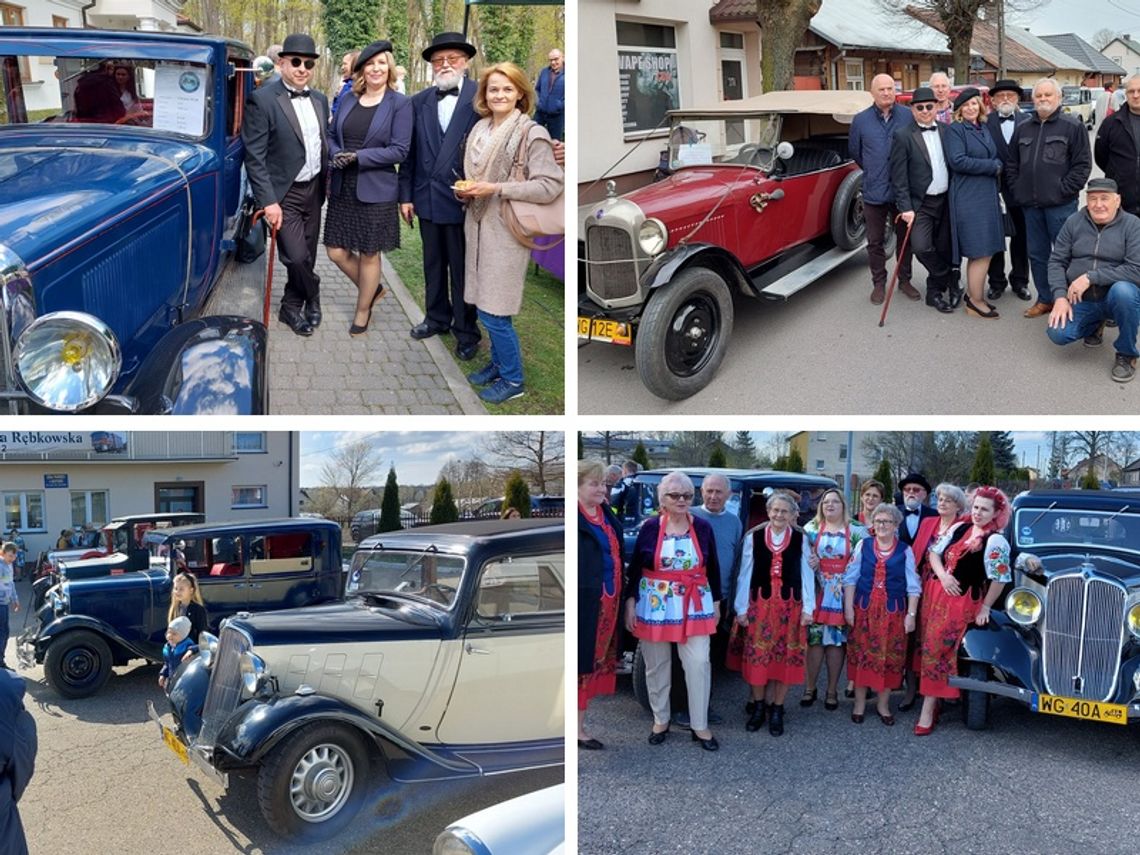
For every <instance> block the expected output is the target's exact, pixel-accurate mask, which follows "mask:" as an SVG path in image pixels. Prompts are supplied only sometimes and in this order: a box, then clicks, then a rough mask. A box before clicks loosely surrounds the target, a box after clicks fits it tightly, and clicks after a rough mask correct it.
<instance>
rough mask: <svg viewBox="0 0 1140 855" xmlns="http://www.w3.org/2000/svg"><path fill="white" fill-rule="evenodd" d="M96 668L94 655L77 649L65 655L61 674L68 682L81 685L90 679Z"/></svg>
mask: <svg viewBox="0 0 1140 855" xmlns="http://www.w3.org/2000/svg"><path fill="white" fill-rule="evenodd" d="M96 667H97V666H96V660H95V656H94V654H92V653H91V651H90V650H87V649H85V648H79V649H77V650H73V651H71V652H70V653H68V654H67V658H66V659H65V660H64V662H63V673H64V676H65V677H66V678H67V680H68V682H70V683H83V682H85V681H87V680H89V679H90V678H91V674H92V673H93V672H94V671H95V668H96Z"/></svg>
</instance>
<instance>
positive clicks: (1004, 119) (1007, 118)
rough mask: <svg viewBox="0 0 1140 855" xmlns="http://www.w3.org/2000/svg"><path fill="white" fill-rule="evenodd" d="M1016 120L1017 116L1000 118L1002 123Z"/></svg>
mask: <svg viewBox="0 0 1140 855" xmlns="http://www.w3.org/2000/svg"><path fill="white" fill-rule="evenodd" d="M1016 118H1017V116H1002V117H1001V120H1002V121H1003V122H1012V121H1013V120H1014V119H1016Z"/></svg>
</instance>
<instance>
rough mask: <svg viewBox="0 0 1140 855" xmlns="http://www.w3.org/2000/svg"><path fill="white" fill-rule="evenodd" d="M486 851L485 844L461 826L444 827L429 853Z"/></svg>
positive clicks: (464, 854) (453, 854) (473, 854)
mask: <svg viewBox="0 0 1140 855" xmlns="http://www.w3.org/2000/svg"><path fill="white" fill-rule="evenodd" d="M486 851H487V847H486V844H485V843H483V841H482V840H480V839H479V838H478V836H476V835H475V834H473V833H472V832H470V831H468V830H467V829H466V828H463V827H462V826H455V827H454V828H445V829H444V830H443V831H441V832H440V833H439V836H438V837H436V839H435V843H434V844H433V845H432V847H431V855H477V853H479V852H486Z"/></svg>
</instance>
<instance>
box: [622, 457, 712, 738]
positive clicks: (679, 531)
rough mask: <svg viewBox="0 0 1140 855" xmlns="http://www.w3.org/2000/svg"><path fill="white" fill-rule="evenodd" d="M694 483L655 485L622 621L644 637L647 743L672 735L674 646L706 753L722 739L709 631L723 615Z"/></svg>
mask: <svg viewBox="0 0 1140 855" xmlns="http://www.w3.org/2000/svg"><path fill="white" fill-rule="evenodd" d="M693 492H694V491H693V482H692V481H690V480H689V476H688V475H686V474H685V473H684V472H670V473H669V474H668V475H666V476H665V477H664V478H662V479H661V483H660V484H658V485H657V498H658V501H659V502H660V504H661V514H660V515H659V516H656V517H650V518H649V519H647V520H646V521H645V522H644V523H643V524H642V526H641V531H640V532H639V533H638V535H637V543H636V544H635V545H634V547H633V555H632V556H630V562H629V578H628V580H627V582H626V585H625V592H624V596H625V600H626V608H625V626H626V629H628V630H629V631H630V632H631V633H632V634H633V635H635V636H636V637H637V638H639V639H640V640H641V654H642V657H643V658H644V659H645V685H646V689H647V691H648V693H649V705H650V707H652V709H653V731H652V732H651V733H650V734H649V744H650V745H660V744H661V743H662V742H664V741H665V738H666V737H667V736H668V735H669V719H670V710H669V690H670V688H671V681H672V651H671V650H670V645H671V644H676V645H677V654H678V656H679V657H680V659H681V666H682V667H683V668H684V670H685V685H686V688H687V689H688V695H689V724H690V727H691V728H692V735H693V740H694V741H696V742H699V743H700V744H701V747H702V748H704V749H705V750H706V751H716V750H717V749H718V748H719V747H720V745H719V744H718V743H717V741H716V738H715V737H714V736H713V735H712V733H711V732H710V731H709V728H708V709H709V692H710V691H711V687H712V666H711V664H710V663H709V637H710V636H711V635H712V634H713V633H714V632H716V625H717V623H718V622H719V620H720V602H719V601H718V600H717V597H718V596H719V594H720V568H719V567H718V565H717V558H716V541H715V539H714V538H713V531H712V527H711V526H710V525H709V524H708V523H707V522H706V521H705V520H703V519H701V518H700V517H694V516H693V515H692V514H691V513H689V506H690V505H691V503H692V501H693Z"/></svg>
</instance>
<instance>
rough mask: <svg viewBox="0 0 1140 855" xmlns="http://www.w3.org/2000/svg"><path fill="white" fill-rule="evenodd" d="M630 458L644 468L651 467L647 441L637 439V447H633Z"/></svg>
mask: <svg viewBox="0 0 1140 855" xmlns="http://www.w3.org/2000/svg"><path fill="white" fill-rule="evenodd" d="M630 459H631V460H635V461H636V462H637V463H638V465H640V466H641V468H642V469H648V468H649V452H648V451H646V450H645V443H643V442H642V441H641V440H640V439H639V440H638V441H637V447H636V448H634V449H633V454H632V455H631V456H630Z"/></svg>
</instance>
